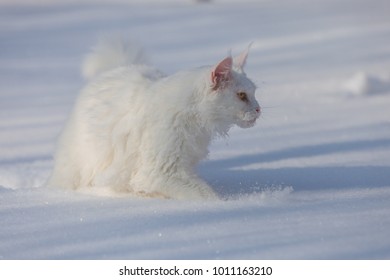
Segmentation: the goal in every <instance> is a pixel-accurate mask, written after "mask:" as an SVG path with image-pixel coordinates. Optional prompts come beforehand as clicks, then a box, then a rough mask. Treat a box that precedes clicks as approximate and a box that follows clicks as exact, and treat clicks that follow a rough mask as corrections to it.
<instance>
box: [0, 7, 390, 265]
mask: <svg viewBox="0 0 390 280" xmlns="http://www.w3.org/2000/svg"><path fill="white" fill-rule="evenodd" d="M108 2H109V4H107V3H108ZM126 2H128V3H126ZM282 2H283V3H282ZM282 2H280V1H249V0H245V1H232V0H231V1H223V0H220V1H217V0H215V1H211V3H210V4H196V3H195V1H189V0H188V1H187V0H182V1H180V0H175V1H174V0H172V1H168V2H165V1H160V2H159V1H154V2H153V1H152V0H149V1H134V2H132V1H111V2H110V1H106V3H104V1H99V2H97V1H96V2H94V1H65V0H63V1H60V0H57V1H49V0H46V1H45V0H40V1H36V2H33V1H28V0H18V1H11V0H0V259H121V258H126V259H390V238H389V236H390V2H389V1H388V0H370V1H368V0H367V1H362V0H353V1H352V0H322V1H312V0H294V1H282ZM32 3H34V4H32ZM98 3H99V4H98ZM131 3H133V4H131ZM110 32H122V33H127V34H129V36H131V37H132V38H135V39H137V40H138V41H140V42H141V43H142V44H143V45H145V47H146V50H147V52H148V53H149V54H150V56H151V60H152V61H154V62H155V64H156V65H158V66H159V67H160V68H161V69H163V70H164V71H165V72H167V73H173V72H175V71H177V70H180V69H186V68H190V67H196V66H200V65H204V64H214V63H215V62H217V61H218V60H220V59H221V58H223V57H224V56H225V55H226V53H228V51H229V50H230V49H231V50H232V52H233V53H237V52H239V51H241V50H242V49H244V48H245V47H246V46H247V45H248V44H249V43H250V42H252V41H253V42H254V44H253V47H252V51H251V53H250V57H249V61H248V67H247V73H248V75H249V76H250V77H252V78H253V79H254V80H255V82H256V83H257V84H258V86H259V90H258V93H257V97H258V99H259V101H260V103H261V105H262V106H263V113H264V114H263V117H262V119H261V120H260V122H259V123H258V125H257V126H256V127H254V128H252V129H248V130H242V129H233V130H232V131H231V136H230V138H229V139H219V140H217V141H215V142H214V143H213V145H212V146H211V148H210V150H211V154H210V158H209V160H208V161H206V162H204V163H203V164H202V165H201V166H200V167H199V172H200V174H201V175H202V177H203V178H205V179H206V180H207V181H208V182H209V183H210V184H212V185H213V186H214V187H215V189H216V190H217V191H218V193H219V194H220V195H221V196H222V197H224V198H225V200H224V201H219V202H190V203H188V202H179V201H172V200H159V199H144V198H137V197H107V196H98V195H94V194H86V193H77V192H65V191H62V190H53V189H46V188H44V187H43V185H44V183H45V180H46V179H47V176H48V174H49V173H50V169H51V167H52V165H53V161H52V154H53V151H54V146H55V142H56V137H57V136H58V133H59V132H60V130H61V127H62V126H63V124H64V122H65V120H66V118H67V115H68V113H69V111H70V110H71V108H72V104H73V102H74V100H75V98H76V96H77V94H78V91H79V89H80V88H81V87H82V85H83V80H82V79H81V77H80V74H79V65H80V63H81V60H82V58H83V55H84V54H85V53H86V52H87V51H88V50H89V49H90V47H91V46H92V45H93V44H94V43H95V42H96V39H97V37H98V36H99V35H100V34H105V33H110Z"/></svg>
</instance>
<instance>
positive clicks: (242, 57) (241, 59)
mask: <svg viewBox="0 0 390 280" xmlns="http://www.w3.org/2000/svg"><path fill="white" fill-rule="evenodd" d="M251 46H252V43H250V44H249V46H248V47H247V48H246V50H244V51H243V52H242V53H241V54H239V55H238V56H236V57H235V58H234V66H235V67H237V68H238V69H241V70H243V68H244V66H245V64H246V59H247V58H248V54H249V49H250V48H251Z"/></svg>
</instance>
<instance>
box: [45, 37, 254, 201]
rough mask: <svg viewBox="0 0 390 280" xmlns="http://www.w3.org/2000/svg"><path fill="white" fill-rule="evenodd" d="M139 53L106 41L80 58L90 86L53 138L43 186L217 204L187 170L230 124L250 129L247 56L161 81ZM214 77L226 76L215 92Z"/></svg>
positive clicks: (212, 194) (251, 106)
mask: <svg viewBox="0 0 390 280" xmlns="http://www.w3.org/2000/svg"><path fill="white" fill-rule="evenodd" d="M141 53H142V52H141V51H140V50H139V49H137V48H134V47H133V46H132V45H130V44H128V43H126V42H123V41H121V40H112V39H110V40H108V41H103V42H102V43H101V44H100V45H99V46H98V47H97V48H96V49H95V51H94V52H93V53H92V54H90V55H89V56H88V57H87V59H86V61H85V64H84V66H83V71H84V74H85V76H86V77H88V78H89V79H91V81H90V82H89V84H88V85H87V86H86V88H85V89H84V90H83V91H82V92H81V94H80V95H79V97H78V100H77V101H76V104H75V108H74V110H73V112H72V114H71V116H70V118H69V120H68V122H67V124H66V126H65V128H64V130H63V132H62V135H61V137H60V139H59V143H58V147H57V152H56V155H55V165H54V170H53V172H52V175H51V177H50V179H49V182H48V185H50V186H56V187H64V188H73V189H83V188H91V187H93V188H110V189H112V190H115V191H120V192H131V193H134V194H139V195H146V196H159V197H166V198H175V199H215V198H217V197H218V196H217V195H216V193H215V192H214V191H213V190H212V188H211V187H210V186H208V185H207V184H206V183H205V182H204V181H203V180H202V179H200V178H199V177H198V176H197V175H196V174H195V171H194V168H195V165H196V164H197V163H198V162H199V161H200V160H201V159H203V158H205V157H206V156H207V154H208V145H209V143H210V141H211V140H212V139H213V137H215V136H216V135H227V133H228V130H229V128H230V127H231V126H232V125H234V124H237V125H239V126H241V127H244V128H245V127H251V126H253V125H254V123H255V121H256V119H257V118H258V117H259V115H260V107H259V105H258V103H257V101H256V99H255V96H254V93H255V89H256V88H255V86H254V84H253V83H252V82H251V81H250V80H249V79H248V78H247V77H246V75H245V73H244V71H243V69H242V67H243V65H244V64H245V61H246V55H245V54H244V55H240V56H239V59H237V60H236V61H235V65H234V66H230V67H228V68H229V69H227V70H228V71H227V73H219V72H218V73H216V71H218V69H219V68H218V66H219V67H221V63H219V64H216V66H207V67H201V68H197V69H193V70H190V71H181V72H178V73H176V74H174V75H172V76H164V75H163V74H162V73H161V72H160V71H158V70H156V69H155V68H154V67H152V66H149V65H146V64H145V63H144V62H145V60H144V58H143V57H142V56H141V55H139V54H141ZM226 62H229V59H226V60H225V64H226ZM227 65H228V66H229V64H228V63H227ZM224 67H225V66H224ZM213 75H214V76H213ZM215 75H225V77H224V79H221V81H220V83H219V84H218V86H217V87H216V84H215V82H216V81H215V80H213V78H212V77H215ZM238 92H245V93H246V94H247V99H248V100H247V101H243V100H240V99H239V98H238V97H237V93H238Z"/></svg>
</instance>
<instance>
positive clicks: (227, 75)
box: [211, 56, 233, 90]
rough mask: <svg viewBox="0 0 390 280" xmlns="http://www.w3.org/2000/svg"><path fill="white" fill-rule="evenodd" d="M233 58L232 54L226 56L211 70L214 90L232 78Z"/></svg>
mask: <svg viewBox="0 0 390 280" xmlns="http://www.w3.org/2000/svg"><path fill="white" fill-rule="evenodd" d="M232 65H233V59H232V57H231V56H228V57H226V58H225V59H224V60H222V61H221V62H219V63H218V64H217V65H216V66H215V67H214V69H213V71H212V72H211V83H212V87H213V89H214V90H216V89H218V88H220V87H221V86H222V85H223V83H224V82H227V81H229V80H230V79H231V71H232Z"/></svg>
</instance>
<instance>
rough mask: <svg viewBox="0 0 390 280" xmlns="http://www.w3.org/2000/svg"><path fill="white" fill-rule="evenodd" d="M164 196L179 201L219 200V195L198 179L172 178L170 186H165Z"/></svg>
mask: <svg viewBox="0 0 390 280" xmlns="http://www.w3.org/2000/svg"><path fill="white" fill-rule="evenodd" d="M160 192H161V194H162V195H164V196H166V197H169V198H173V199H179V200H218V199H219V197H218V195H217V194H216V193H215V192H214V190H213V189H212V188H211V187H210V186H209V185H207V184H206V183H205V182H203V181H202V180H200V179H198V178H181V179H172V178H170V180H169V184H166V185H164V186H163V187H162V188H161V189H160Z"/></svg>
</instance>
